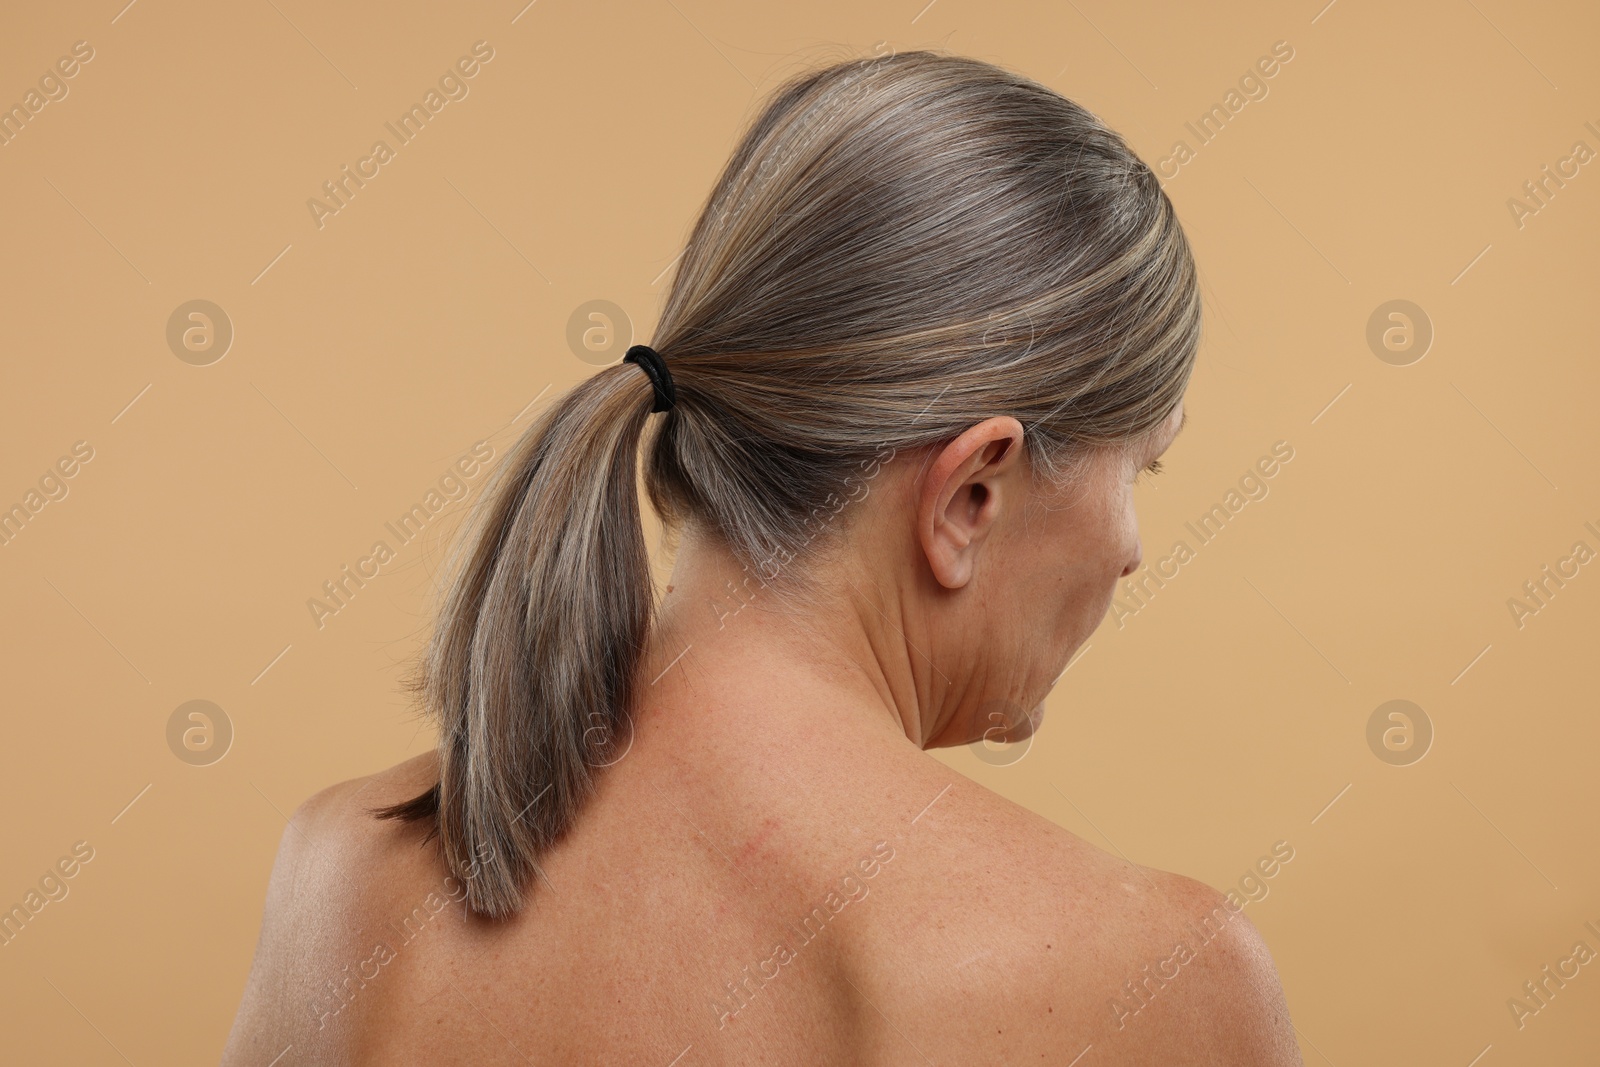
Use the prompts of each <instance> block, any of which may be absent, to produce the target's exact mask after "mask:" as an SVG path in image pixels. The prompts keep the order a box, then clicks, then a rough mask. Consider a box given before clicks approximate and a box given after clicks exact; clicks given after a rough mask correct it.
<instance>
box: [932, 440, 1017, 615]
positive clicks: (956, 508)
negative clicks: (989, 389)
mask: <svg viewBox="0 0 1600 1067" xmlns="http://www.w3.org/2000/svg"><path fill="white" fill-rule="evenodd" d="M1022 438H1023V430H1022V424H1021V423H1020V422H1018V421H1017V420H1016V419H1014V418H1012V417H1010V416H1009V415H1001V416H996V417H994V418H992V419H985V420H984V421H982V422H980V423H978V424H977V425H975V426H972V427H971V428H969V429H968V430H967V431H966V432H965V433H963V434H962V435H961V436H960V437H957V438H956V439H955V440H954V441H951V442H950V443H949V444H947V445H945V446H944V448H943V449H941V450H940V451H939V452H938V453H937V455H935V457H934V460H933V463H932V465H931V466H930V467H929V468H928V470H927V473H926V474H925V475H924V476H923V478H922V481H921V484H920V487H919V489H918V495H917V540H918V542H919V543H920V544H921V545H922V551H923V554H924V555H926V556H927V558H928V565H929V567H931V568H932V570H933V576H934V577H935V578H936V579H937V580H938V581H939V584H940V585H943V586H944V587H945V588H946V589H960V588H961V587H962V586H965V585H966V584H967V583H968V582H969V581H971V580H972V573H973V570H974V568H975V567H976V565H977V557H978V551H979V548H980V547H981V546H982V544H983V541H984V539H985V538H986V537H987V536H988V535H989V534H990V532H992V531H993V529H994V527H995V523H996V522H997V521H998V520H999V518H1000V517H1001V516H1002V515H1003V514H1006V513H1009V512H1010V511H1011V509H1012V508H1013V506H1014V505H1017V506H1020V504H1021V503H1022V501H1021V500H1020V499H1018V500H1013V499H1012V496H1013V494H1014V493H1015V492H1016V486H1017V484H1018V480H1017V478H1016V477H1015V475H1016V474H1017V473H1018V472H1019V471H1020V470H1021V469H1022V466H1021V465H1022Z"/></svg>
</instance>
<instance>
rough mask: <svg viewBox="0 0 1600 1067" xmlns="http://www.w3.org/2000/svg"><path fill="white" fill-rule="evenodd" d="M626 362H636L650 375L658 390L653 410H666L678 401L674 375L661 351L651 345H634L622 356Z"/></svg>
mask: <svg viewBox="0 0 1600 1067" xmlns="http://www.w3.org/2000/svg"><path fill="white" fill-rule="evenodd" d="M622 362H624V363H634V364H637V365H638V366H639V368H640V369H641V370H643V371H644V372H645V374H647V375H649V377H650V384H651V386H653V387H654V388H655V391H656V402H655V406H654V407H652V408H651V409H650V410H651V411H652V412H657V411H666V410H667V409H668V408H670V407H672V405H673V404H675V403H677V401H678V390H677V389H676V388H675V387H674V386H673V384H672V375H671V374H670V373H669V372H668V371H667V364H666V362H665V361H664V360H662V358H661V353H659V352H657V351H656V350H655V349H653V348H651V347H650V346H649V345H634V346H633V347H632V348H630V349H628V354H627V355H625V356H623V357H622Z"/></svg>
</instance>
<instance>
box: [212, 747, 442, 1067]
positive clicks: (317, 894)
mask: <svg viewBox="0 0 1600 1067" xmlns="http://www.w3.org/2000/svg"><path fill="white" fill-rule="evenodd" d="M436 766H437V763H436V758H435V757H434V756H433V755H432V754H429V755H425V756H420V757H417V758H415V759H411V760H407V761H406V762H404V763H401V764H398V765H397V766H394V767H391V768H388V769H387V770H383V771H380V772H378V773H376V774H373V775H369V776H368V777H365V778H356V779H351V780H349V781H345V782H339V783H337V784H335V785H331V786H328V787H327V788H325V789H322V790H319V791H318V792H317V793H315V794H313V795H312V796H311V797H309V798H307V799H306V800H305V801H304V802H303V803H301V804H300V805H299V806H298V807H297V808H296V809H295V811H294V814H293V815H291V816H290V818H289V821H288V823H287V824H286V825H285V826H284V829H283V833H282V835H281V836H280V838H279V842H278V850H277V855H276V857H275V858H274V860H273V864H272V873H271V875H270V876H269V878H268V882H267V892H266V900H265V902H264V905H263V908H262V917H261V933H260V935H259V937H258V939H257V942H256V950H255V955H254V957H253V959H252V961H251V965H250V974H249V978H248V979H247V980H246V984H245V989H244V995H243V997H242V998H241V1001H240V1004H239V1011H238V1014H237V1016H236V1017H235V1019H234V1025H233V1030H232V1032H231V1034H230V1035H229V1038H228V1044H227V1048H226V1051H225V1053H224V1055H223V1063H224V1064H233V1063H247V1062H255V1061H256V1060H257V1059H259V1060H260V1062H268V1061H270V1060H272V1059H273V1057H274V1056H276V1055H278V1054H279V1053H280V1052H282V1051H283V1049H284V1046H285V1044H288V1043H292V1042H293V1041H295V1040H296V1039H297V1035H301V1034H302V1031H304V1030H306V1029H307V1028H316V1029H321V1028H322V1026H321V1020H319V1018H318V1017H317V1016H316V1014H315V1013H314V1012H311V1013H309V1014H308V1013H307V1012H306V1011H305V1010H304V1009H305V1006H306V1005H307V1004H311V1003H314V997H315V992H316V990H317V989H318V988H319V987H320V985H321V984H323V983H324V982H325V981H326V980H327V978H328V977H329V974H325V973H323V972H324V971H328V970H329V969H330V967H331V972H332V973H333V974H338V973H339V972H340V967H339V965H338V963H337V962H330V961H343V960H347V959H350V958H356V959H359V958H360V955H359V953H358V950H359V949H360V948H361V947H362V942H361V941H360V937H361V934H362V929H363V927H364V925H365V916H366V915H367V914H369V913H370V912H371V911H372V910H373V907H374V905H377V906H380V907H381V906H382V903H383V901H382V900H381V899H376V898H382V897H384V896H386V895H388V894H391V893H393V892H395V891H396V890H397V887H402V886H405V885H407V884H409V883H410V882H411V881H413V880H414V879H415V878H417V877H426V874H425V872H426V871H428V870H429V869H431V868H430V863H431V856H430V853H428V852H427V850H426V849H425V848H423V847H422V844H423V837H424V833H423V832H422V831H421V830H419V829H417V828H415V827H410V826H405V825H402V824H399V823H395V822H392V821H381V820H378V819H376V818H374V817H373V815H372V811H373V809H375V808H379V807H382V806H384V805H387V804H393V803H396V802H398V801H401V800H405V799H409V798H410V797H412V796H415V795H416V794H417V793H420V792H422V791H423V790H425V789H427V788H428V787H429V786H430V785H431V784H432V783H433V781H434V777H433V775H434V774H435V773H436V771H435V768H436ZM400 891H403V890H400ZM263 1054H264V1055H263Z"/></svg>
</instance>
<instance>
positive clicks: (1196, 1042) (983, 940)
mask: <svg viewBox="0 0 1600 1067" xmlns="http://www.w3.org/2000/svg"><path fill="white" fill-rule="evenodd" d="M957 790H959V791H960V792H961V793H964V794H965V796H963V797H962V798H961V799H960V802H959V803H958V804H952V805H950V811H949V812H948V813H947V816H946V819H945V821H944V823H943V824H942V825H940V826H939V827H938V829H939V830H940V831H941V832H942V833H947V834H949V835H950V841H951V843H952V845H953V846H954V847H953V848H952V850H951V851H952V852H953V853H954V852H959V853H961V854H962V856H963V860H964V863H963V866H964V867H965V869H966V870H968V871H970V872H972V873H971V875H970V876H969V877H970V880H971V884H969V885H967V886H965V887H963V888H962V889H961V890H960V891H961V892H965V893H966V894H969V895H970V896H971V897H972V898H974V899H980V900H982V901H984V902H985V904H986V907H985V908H984V909H983V911H984V912H985V913H986V914H985V915H984V917H982V918H980V919H977V920H976V921H973V922H971V923H969V924H967V926H966V928H965V929H963V931H962V933H961V934H960V935H955V934H952V933H950V932H949V931H948V930H947V931H944V932H941V935H940V936H941V938H942V939H944V940H946V941H949V940H951V939H952V938H960V939H962V940H964V941H965V942H966V943H964V944H963V945H962V946H961V948H960V950H959V951H960V952H961V954H962V958H963V959H964V960H972V961H977V960H983V964H992V965H993V966H992V968H991V970H992V974H991V975H990V976H988V977H987V978H986V979H985V980H984V981H983V982H982V985H983V986H985V987H987V988H989V989H990V990H991V995H993V993H994V992H996V991H998V992H999V994H1000V999H1001V1000H1003V1002H1004V1003H1005V1005H1006V1011H1007V1012H1008V1014H1012V1013H1014V1014H1016V1015H1021V1016H1022V1017H1021V1018H1014V1019H1013V1021H1014V1022H1015V1023H1016V1024H1017V1029H1018V1031H1019V1032H1027V1031H1030V1030H1034V1029H1035V1028H1034V1027H1033V1026H1030V1024H1029V1022H1028V1020H1029V1018H1030V1017H1031V1019H1032V1020H1035V1021H1036V1022H1037V1023H1038V1024H1041V1025H1039V1026H1038V1027H1037V1030H1036V1032H1038V1033H1039V1034H1041V1035H1043V1034H1046V1033H1049V1034H1054V1035H1055V1037H1054V1038H1051V1039H1049V1040H1052V1041H1056V1042H1058V1044H1056V1045H1054V1046H1053V1047H1051V1048H1048V1049H1046V1048H1038V1049H1034V1048H1031V1047H1030V1048H1029V1049H1027V1050H1022V1049H1016V1050H1013V1052H1014V1053H1015V1054H1016V1055H1015V1056H1013V1058H1017V1057H1020V1056H1023V1055H1026V1057H1027V1058H1030V1059H1032V1058H1037V1056H1038V1055H1040V1054H1041V1053H1042V1054H1046V1055H1049V1056H1061V1057H1064V1059H1063V1062H1067V1061H1070V1060H1072V1059H1073V1057H1074V1056H1077V1055H1079V1054H1080V1053H1081V1052H1083V1051H1084V1050H1085V1049H1086V1048H1087V1047H1089V1046H1091V1045H1092V1046H1093V1048H1094V1056H1095V1061H1096V1062H1097V1063H1100V1064H1108V1063H1110V1064H1139V1063H1151V1062H1160V1063H1167V1064H1229V1065H1240V1067H1244V1065H1248V1067H1298V1065H1300V1064H1301V1063H1302V1060H1301V1057H1300V1053H1299V1047H1298V1044H1297V1042H1296V1040H1295V1032H1294V1027H1293V1025H1292V1024H1291V1022H1290V1016H1289V1011H1288V1007H1287V1004H1286V1001H1285V997H1284V993H1283V988H1282V985H1281V982H1280V980H1279V977H1278V972H1277V967H1276V965H1275V964H1274V962H1273V959H1272V955H1271V953H1270V952H1269V951H1268V948H1267V945H1266V943H1265V941H1264V940H1263V938H1262V936H1261V933H1260V931H1259V930H1258V929H1257V928H1256V926H1255V924H1254V923H1253V922H1251V920H1250V919H1249V918H1248V917H1247V916H1246V915H1245V914H1244V911H1243V909H1242V908H1240V907H1239V906H1238V905H1237V904H1236V903H1235V902H1234V900H1232V899H1230V898H1229V897H1228V896H1227V895H1225V894H1224V893H1222V892H1220V891H1218V890H1217V889H1215V888H1213V887H1211V886H1209V885H1206V884H1205V883H1203V882H1200V881H1198V880H1197V879H1194V878H1190V877H1187V876H1185V875H1181V874H1175V873H1172V872H1169V871H1163V870H1160V869H1158V868H1154V867H1148V866H1144V865H1141V864H1136V863H1132V862H1130V861H1129V860H1128V859H1127V858H1126V857H1124V856H1123V855H1121V854H1120V853H1119V852H1117V851H1115V850H1114V849H1106V848H1102V847H1100V846H1099V845H1097V844H1094V843H1092V842H1090V841H1088V840H1086V839H1085V838H1083V837H1080V836H1078V835H1077V834H1074V833H1072V832H1070V831H1068V830H1066V829H1065V828H1063V827H1060V826H1057V825H1056V824H1055V823H1053V822H1051V821H1049V820H1048V819H1045V818H1043V817H1042V816H1039V815H1038V814H1036V813H1034V812H1031V811H1029V810H1027V809H1025V808H1023V807H1021V806H1020V805H1016V804H1013V803H1012V802H1011V801H1009V800H1006V799H1005V798H1003V797H1000V796H998V795H996V794H993V793H990V792H988V791H987V790H984V789H982V788H981V787H980V786H978V785H977V784H976V783H971V782H966V783H958V786H957ZM962 808H964V809H965V810H960V809H962ZM937 810H938V809H937V808H935V809H934V811H935V812H936V811H937ZM932 817H933V814H932V813H930V815H929V816H928V817H927V818H925V819H924V820H923V822H927V821H928V819H931V818H932ZM906 851H907V852H908V853H910V852H912V851H913V850H912V849H911V848H907V849H906ZM969 914H971V913H970V912H969ZM983 964H979V963H976V962H974V963H972V964H970V965H968V966H966V967H965V968H964V970H965V973H964V974H963V975H962V977H963V978H975V977H977V975H976V974H975V973H974V972H978V971H979V970H980V968H981V967H982V966H983ZM1015 976H1025V977H1015ZM1041 1040H1044V1038H1042V1037H1041Z"/></svg>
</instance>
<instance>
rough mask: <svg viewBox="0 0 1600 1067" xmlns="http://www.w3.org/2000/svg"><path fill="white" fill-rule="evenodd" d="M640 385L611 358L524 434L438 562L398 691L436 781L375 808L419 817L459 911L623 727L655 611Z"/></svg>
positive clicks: (581, 788) (501, 887)
mask: <svg viewBox="0 0 1600 1067" xmlns="http://www.w3.org/2000/svg"><path fill="white" fill-rule="evenodd" d="M649 388H650V382H649V380H648V379H647V378H646V376H645V375H643V374H640V373H639V372H638V370H637V369H635V368H633V367H624V366H622V365H620V364H619V365H618V367H616V368H612V369H610V370H607V371H602V372H600V373H598V374H596V375H594V376H593V377H591V378H589V379H587V380H585V381H583V382H581V383H580V384H578V385H577V386H575V387H574V388H572V389H571V390H570V391H568V392H567V393H566V394H565V395H564V396H562V397H560V398H559V399H558V400H557V401H556V402H555V403H554V404H552V405H551V407H550V408H549V409H548V410H547V411H546V412H545V413H544V414H542V415H541V416H540V417H539V418H538V420H537V421H536V422H535V423H534V424H533V425H532V426H530V427H529V429H528V430H527V431H526V432H525V433H524V434H523V436H522V438H521V439H520V440H519V441H518V442H517V443H516V444H515V445H514V446H513V447H512V449H511V451H510V453H509V454H508V455H507V456H506V457H505V458H504V459H503V460H502V462H501V464H500V466H499V467H498V468H497V470H496V471H495V473H494V475H493V476H492V478H491V480H490V483H489V485H488V487H487V488H486V490H485V492H484V495H483V497H482V498H481V499H480V500H479V501H478V503H477V505H476V506H475V507H474V510H473V512H472V516H471V520H470V522H469V528H468V530H467V531H465V532H464V535H463V537H462V538H461V540H460V541H459V542H458V544H457V546H456V548H455V550H454V553H453V555H452V557H451V560H450V563H449V565H448V568H449V570H450V571H451V572H452V573H451V575H450V581H449V583H448V585H447V593H446V596H445V600H444V603H443V605H442V609H441V611H440V614H439V617H438V622H437V625H436V627H435V631H434V634H433V636H432V639H431V640H430V642H429V644H428V646H427V648H426V650H425V651H424V653H423V656H422V658H421V660H420V661H419V662H418V664H417V666H416V668H415V670H414V672H413V674H412V676H411V677H410V679H408V681H407V683H406V684H407V687H408V688H409V689H410V690H412V691H413V692H415V693H417V694H419V695H420V697H421V703H422V705H423V708H424V711H425V712H426V714H427V715H428V716H429V717H431V718H432V719H434V720H435V721H436V723H437V725H438V727H439V783H438V784H437V785H436V786H434V787H433V788H432V789H430V790H428V791H427V792H425V793H422V794H421V795H419V796H416V797H413V798H411V799H410V800H407V801H402V802H401V803H398V804H393V805H390V806H388V807H385V808H381V809H378V810H377V811H375V812H374V814H375V815H377V816H378V817H380V818H387V819H399V820H402V821H405V822H416V823H426V824H430V832H429V836H430V837H432V836H434V835H437V836H438V838H439V841H440V846H441V848H442V850H443V853H444V859H445V862H446V865H447V866H448V867H449V869H450V870H451V871H452V872H453V873H456V874H460V873H461V872H463V871H466V870H469V869H470V870H472V871H473V872H474V874H473V876H472V877H471V878H469V879H466V880H465V884H466V887H467V896H466V905H467V907H468V908H469V909H470V910H471V911H472V912H474V913H476V914H479V915H483V916H488V917H491V918H506V917H509V916H511V915H512V914H514V913H515V912H516V911H517V910H518V909H519V908H520V907H521V905H522V900H523V893H524V891H525V889H526V887H527V886H528V885H529V878H530V876H531V875H532V874H533V873H534V872H535V871H538V870H539V868H538V859H539V857H540V855H541V854H543V853H544V852H545V851H546V850H547V849H548V848H549V847H550V846H551V845H553V844H554V843H555V842H556V841H557V840H559V839H560V838H561V837H562V835H563V834H564V833H566V831H567V830H568V829H569V828H570V827H571V825H572V823H573V820H574V819H575V818H576V816H577V813H578V809H579V807H580V806H581V805H582V803H583V802H584V800H585V799H586V798H587V797H588V795H589V793H590V791H591V790H592V789H593V787H594V781H595V773H596V771H597V770H598V769H599V768H601V767H604V766H605V765H606V764H607V763H609V762H611V761H612V759H611V757H612V749H613V748H614V746H615V743H616V739H617V738H619V737H631V736H632V735H631V728H630V725H629V723H630V717H631V713H632V707H631V700H632V697H633V690H634V674H635V672H636V669H637V667H638V664H639V659H640V656H641V650H642V648H643V646H644V643H645V639H646V637H647V636H648V633H649V630H650V625H651V622H652V620H653V617H654V614H655V593H654V589H653V586H652V584H651V577H650V569H649V556H648V554H647V552H646V550H645V542H644V534H643V531H642V529H641V526H640V518H639V495H638V487H637V484H636V469H637V466H636V465H637V456H638V448H639V440H640V437H641V434H642V431H643V428H644V424H645V420H646V419H647V418H648V417H649V414H650V402H649V400H648V399H647V396H646V395H645V394H646V393H647V391H648V390H649Z"/></svg>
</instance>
